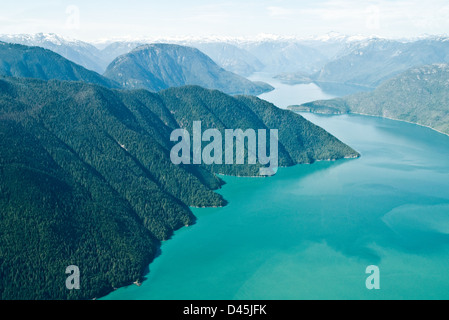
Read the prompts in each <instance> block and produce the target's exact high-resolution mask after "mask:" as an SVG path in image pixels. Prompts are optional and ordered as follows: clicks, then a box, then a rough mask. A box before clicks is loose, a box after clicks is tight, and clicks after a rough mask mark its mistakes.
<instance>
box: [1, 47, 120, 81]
mask: <svg viewBox="0 0 449 320" xmlns="http://www.w3.org/2000/svg"><path fill="white" fill-rule="evenodd" d="M0 75H2V76H7V77H19V78H36V79H42V80H50V79H55V80H67V81H84V82H87V83H94V84H98V85H102V86H105V87H108V88H119V87H120V85H119V84H118V83H116V82H114V81H113V80H110V79H107V78H105V77H103V76H101V75H99V74H98V73H96V72H94V71H91V70H88V69H86V68H84V67H82V66H80V65H78V64H76V63H74V62H72V61H70V60H67V59H66V58H64V57H62V56H60V55H59V54H57V53H55V52H53V51H51V50H47V49H44V48H41V47H29V46H25V45H20V44H10V43H5V42H0Z"/></svg>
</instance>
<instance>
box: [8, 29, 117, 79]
mask: <svg viewBox="0 0 449 320" xmlns="http://www.w3.org/2000/svg"><path fill="white" fill-rule="evenodd" d="M0 41H4V42H8V43H17V44H22V45H26V46H30V47H34V46H37V47H42V48H45V49H49V50H51V51H53V52H56V53H58V54H60V55H61V56H63V57H64V58H66V59H68V60H71V61H73V62H75V63H76V64H79V65H80V66H83V67H84V68H86V69H89V70H93V71H95V72H98V73H100V74H102V73H103V72H104V71H105V70H106V67H107V66H108V64H109V63H107V62H105V61H104V60H103V58H102V57H101V56H100V50H98V49H97V48H96V47H95V46H94V45H92V44H89V43H87V42H83V41H79V40H67V39H65V38H63V37H61V36H58V35H56V34H53V33H37V34H18V35H0ZM114 58H115V57H114ZM111 61H112V60H111Z"/></svg>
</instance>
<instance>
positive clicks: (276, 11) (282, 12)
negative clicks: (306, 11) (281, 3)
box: [267, 7, 294, 17]
mask: <svg viewBox="0 0 449 320" xmlns="http://www.w3.org/2000/svg"><path fill="white" fill-rule="evenodd" d="M267 10H268V14H269V15H270V16H272V17H285V16H290V15H292V14H293V13H294V12H293V10H291V9H286V8H283V7H268V8H267Z"/></svg>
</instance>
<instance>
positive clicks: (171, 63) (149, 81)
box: [104, 44, 273, 95]
mask: <svg viewBox="0 0 449 320" xmlns="http://www.w3.org/2000/svg"><path fill="white" fill-rule="evenodd" d="M104 76H105V77H107V78H109V79H112V80H114V81H116V82H117V83H119V84H120V85H121V86H122V87H124V88H127V89H147V90H150V91H160V90H163V89H167V88H170V87H180V86H184V85H199V86H202V87H205V88H209V89H218V90H221V91H223V92H226V93H228V94H249V95H259V94H262V93H264V92H268V91H271V90H273V87H271V86H270V85H268V84H266V83H260V82H251V81H249V80H247V79H246V78H243V77H241V76H239V75H236V74H234V73H232V72H229V71H226V70H224V69H223V68H221V67H219V66H218V65H217V64H216V63H215V62H214V61H213V60H212V59H211V58H209V57H208V56H207V55H205V54H204V53H202V52H201V51H199V50H198V49H196V48H192V47H186V46H180V45H174V44H150V45H144V46H140V47H138V48H136V49H134V50H132V51H131V52H130V53H128V54H125V55H122V56H119V57H118V58H117V59H115V60H114V61H113V62H112V63H111V64H110V65H109V66H108V68H107V70H106V72H105V73H104Z"/></svg>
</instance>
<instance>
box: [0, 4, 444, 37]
mask: <svg viewBox="0 0 449 320" xmlns="http://www.w3.org/2000/svg"><path fill="white" fill-rule="evenodd" d="M0 1H1V4H0V34H17V33H38V32H44V33H57V34H60V35H62V36H66V37H71V38H76V39H80V40H85V41H95V40H99V39H106V38H122V37H132V38H134V37H145V38H147V37H151V38H154V37H176V36H179V37H180V36H198V37H203V36H230V37H254V36H256V35H259V34H275V35H283V36H303V37H305V36H313V35H322V34H326V33H328V32H331V31H334V32H340V33H343V34H348V35H354V34H361V35H378V36H382V37H387V38H402V37H415V36H419V35H422V34H446V33H449V1H448V0H427V1H422V0H378V1H371V0H309V1H305V0H296V1H294V0H271V1H266V0H224V1H221V0H209V1H206V0H193V1H186V0H158V1H152V0H150V1H144V0H126V1H113V0H111V1H106V0H89V1H87V0H72V1H66V0H40V1H35V0H33V1H31V0H14V1H5V0H0Z"/></svg>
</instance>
